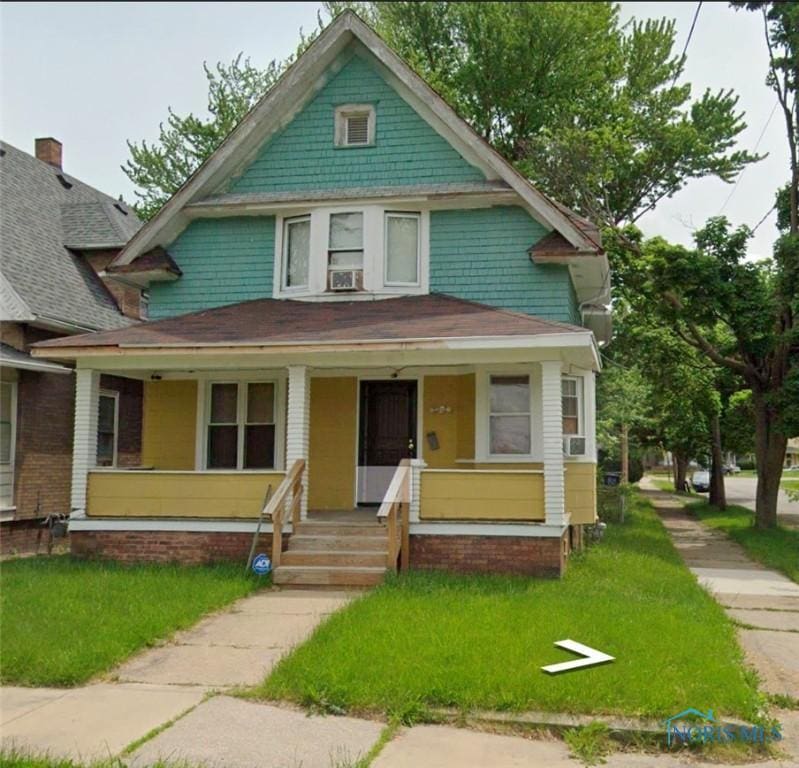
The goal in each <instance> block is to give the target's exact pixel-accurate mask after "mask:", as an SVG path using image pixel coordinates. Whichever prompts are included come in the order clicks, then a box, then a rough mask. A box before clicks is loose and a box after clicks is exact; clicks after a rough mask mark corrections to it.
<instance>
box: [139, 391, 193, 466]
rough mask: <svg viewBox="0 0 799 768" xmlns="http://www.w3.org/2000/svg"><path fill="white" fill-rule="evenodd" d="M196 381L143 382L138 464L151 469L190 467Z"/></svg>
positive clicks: (191, 463) (191, 462)
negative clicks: (140, 458)
mask: <svg viewBox="0 0 799 768" xmlns="http://www.w3.org/2000/svg"><path fill="white" fill-rule="evenodd" d="M196 430H197V382H196V381H146V382H145V383H144V413H143V420H142V450H141V456H142V464H143V465H144V466H145V467H154V468H155V469H187V470H191V469H194V452H195V440H196Z"/></svg>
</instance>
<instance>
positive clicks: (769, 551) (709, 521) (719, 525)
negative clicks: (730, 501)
mask: <svg viewBox="0 0 799 768" xmlns="http://www.w3.org/2000/svg"><path fill="white" fill-rule="evenodd" d="M688 510H689V511H690V512H692V513H693V514H695V515H696V516H697V517H698V518H699V519H700V520H701V521H702V522H703V523H705V524H706V525H709V526H710V527H711V528H716V529H718V530H720V531H723V532H724V533H726V534H727V535H728V536H729V537H730V538H731V539H733V540H734V541H737V542H738V543H739V544H740V545H741V546H742V547H743V548H744V549H745V550H746V552H747V554H748V555H750V557H752V558H753V559H754V560H757V561H758V562H759V563H762V564H763V565H765V566H768V567H769V568H774V569H776V570H778V571H782V573H784V574H785V575H786V576H787V577H788V578H789V579H792V580H793V581H795V582H797V583H799V531H798V530H795V529H792V528H786V527H784V526H778V527H776V528H772V529H770V530H760V529H759V528H755V527H754V516H755V513H754V512H752V510H751V509H746V508H745V507H736V506H729V507H727V509H725V510H723V511H722V510H719V509H716V508H715V507H711V506H710V504H708V503H707V502H698V503H694V504H689V505H688Z"/></svg>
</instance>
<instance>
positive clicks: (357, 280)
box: [328, 269, 363, 291]
mask: <svg viewBox="0 0 799 768" xmlns="http://www.w3.org/2000/svg"><path fill="white" fill-rule="evenodd" d="M328 286H329V288H330V290H331V291H360V290H363V270H362V269H331V270H330V271H329V272H328Z"/></svg>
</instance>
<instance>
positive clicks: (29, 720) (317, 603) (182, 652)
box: [0, 590, 359, 760]
mask: <svg viewBox="0 0 799 768" xmlns="http://www.w3.org/2000/svg"><path fill="white" fill-rule="evenodd" d="M358 594H359V593H357V592H324V591H313V592H311V591H302V592H300V591H296V592H292V591H277V590H275V591H267V592H261V593H259V594H256V595H253V596H251V597H247V598H244V599H243V600H239V601H238V602H236V603H234V604H233V605H232V606H231V607H230V608H228V609H226V610H224V611H221V612H219V613H216V614H213V615H211V616H208V617H206V618H205V619H203V620H201V621H200V622H199V623H198V624H196V625H195V626H194V627H192V628H191V629H189V630H186V631H184V632H179V633H178V634H176V635H175V637H174V638H173V639H172V641H170V642H168V643H165V644H164V645H162V646H159V647H157V648H152V649H149V650H146V651H144V652H143V653H140V654H139V655H137V656H134V657H133V658H132V659H130V660H129V661H127V662H125V663H124V664H123V665H122V666H121V667H119V668H118V669H116V670H114V671H112V672H111V673H109V675H108V676H107V680H106V681H104V682H99V683H96V684H93V685H87V686H85V687H83V688H72V689H55V688H17V687H8V688H2V689H0V726H1V727H2V741H0V746H2V747H3V748H8V747H11V746H16V747H19V748H23V749H31V750H34V751H36V752H50V753H51V754H53V755H57V756H64V757H76V758H81V759H88V760H90V759H94V758H102V757H108V756H109V755H115V754H118V753H119V752H121V751H122V750H123V749H124V748H125V747H127V746H128V745H129V744H131V742H134V741H136V740H137V739H140V738H142V737H143V736H146V735H147V734H148V733H149V732H150V731H152V730H153V729H154V728H157V727H159V726H162V725H164V724H165V723H167V722H169V721H170V720H172V719H174V718H176V717H178V716H179V715H182V714H183V713H185V712H186V710H188V709H190V708H191V707H195V706H196V705H197V704H199V703H200V702H202V701H203V699H204V698H205V696H206V695H207V693H208V692H209V691H211V690H213V689H224V688H229V687H233V686H238V685H254V684H256V683H259V682H260V681H261V680H263V679H264V678H265V677H266V675H267V673H268V672H269V670H270V669H271V668H272V666H273V665H274V664H275V662H276V661H277V660H278V659H279V658H280V657H281V656H282V655H284V654H285V653H287V652H288V651H289V650H290V649H291V648H292V647H293V646H294V645H296V644H297V643H299V642H302V641H303V640H304V639H305V638H306V637H307V636H308V635H309V634H310V633H311V632H313V630H314V629H315V628H316V626H317V625H318V624H319V622H320V621H322V620H323V619H324V618H325V617H327V616H328V615H329V614H330V613H332V612H333V611H336V610H338V609H339V608H341V607H342V606H343V605H345V604H346V603H347V602H348V601H349V600H351V599H352V598H353V597H354V596H357V595H358Z"/></svg>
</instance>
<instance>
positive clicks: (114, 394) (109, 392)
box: [95, 389, 119, 468]
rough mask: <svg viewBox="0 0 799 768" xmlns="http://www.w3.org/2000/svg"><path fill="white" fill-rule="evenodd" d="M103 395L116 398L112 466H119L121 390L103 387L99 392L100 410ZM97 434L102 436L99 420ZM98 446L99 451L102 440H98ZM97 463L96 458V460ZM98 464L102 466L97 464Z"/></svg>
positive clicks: (98, 402) (98, 406)
mask: <svg viewBox="0 0 799 768" xmlns="http://www.w3.org/2000/svg"><path fill="white" fill-rule="evenodd" d="M101 397H111V398H113V400H114V455H113V458H112V459H111V467H110V468H114V467H116V466H117V449H118V447H119V392H117V391H116V390H115V389H101V390H100V391H99V392H98V393H97V408H98V411H99V408H100V398H101ZM97 436H98V438H99V436H100V423H99V420H98V422H97ZM97 446H98V451H99V446H100V441H99V439H98V440H97ZM95 463H96V460H95ZM97 466H100V465H99V464H97Z"/></svg>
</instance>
